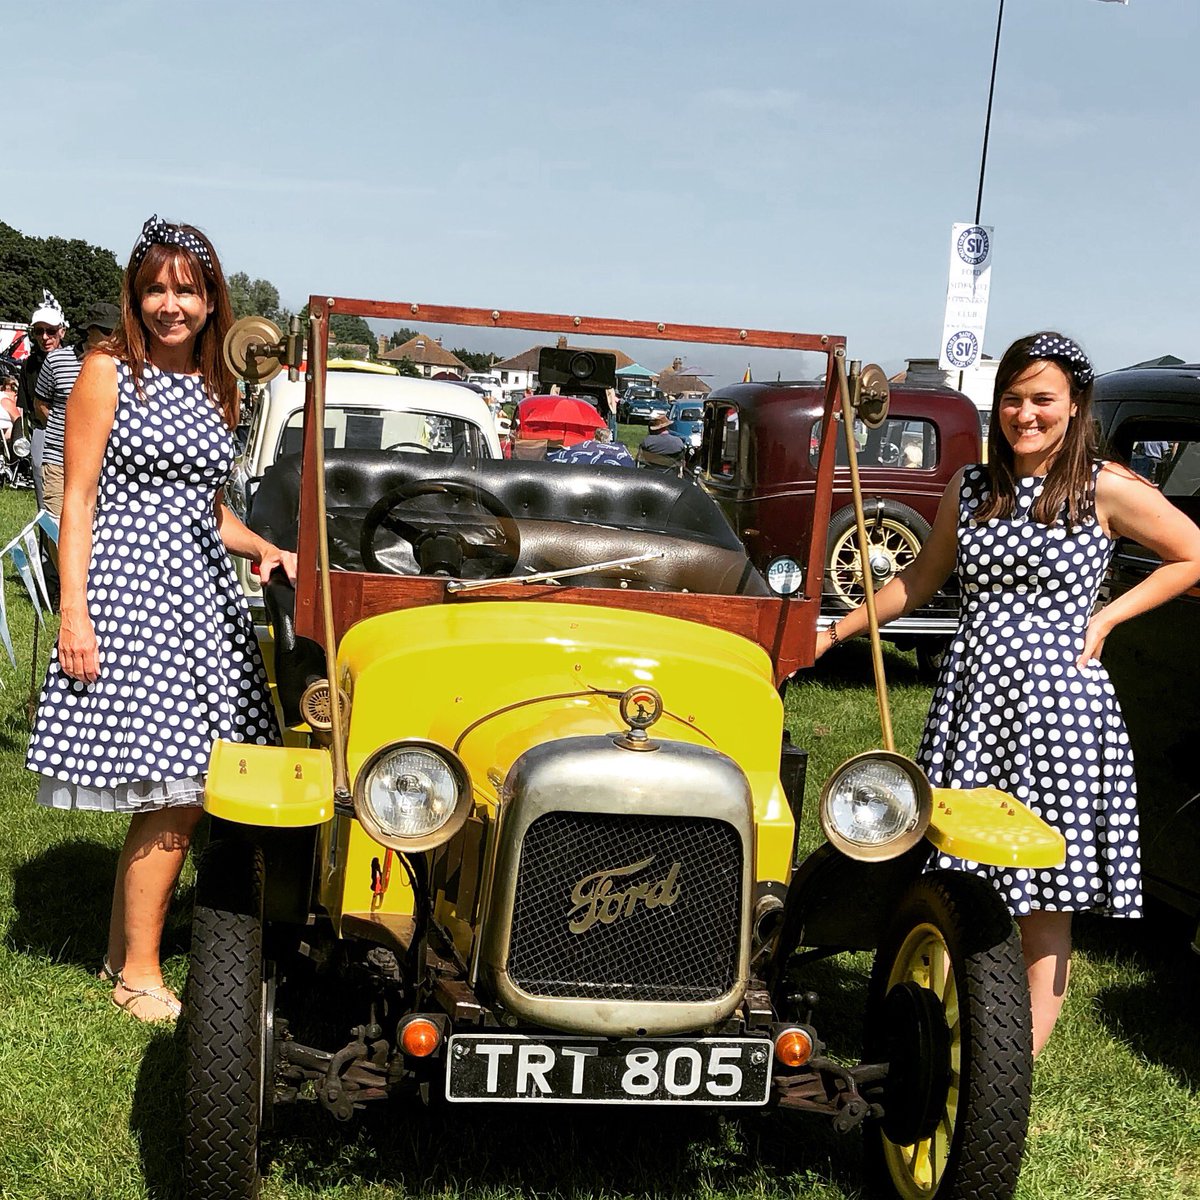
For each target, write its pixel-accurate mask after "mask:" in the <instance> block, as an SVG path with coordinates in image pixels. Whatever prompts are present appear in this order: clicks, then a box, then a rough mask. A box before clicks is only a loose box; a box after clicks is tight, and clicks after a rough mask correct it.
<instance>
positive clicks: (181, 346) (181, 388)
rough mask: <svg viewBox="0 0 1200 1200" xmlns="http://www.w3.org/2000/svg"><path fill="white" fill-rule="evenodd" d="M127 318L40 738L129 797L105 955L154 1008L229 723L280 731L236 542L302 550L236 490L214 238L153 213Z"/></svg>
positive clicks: (41, 758) (113, 794)
mask: <svg viewBox="0 0 1200 1200" xmlns="http://www.w3.org/2000/svg"><path fill="white" fill-rule="evenodd" d="M122 301H123V303H122V324H121V326H120V327H119V328H118V330H117V331H116V332H115V334H114V335H113V337H112V338H111V339H109V340H108V341H107V342H106V343H104V344H102V346H101V347H100V348H99V350H97V351H94V352H92V353H89V354H88V356H87V357H86V358H85V360H84V363H83V369H82V371H81V373H80V376H79V380H78V382H77V383H76V384H75V388H74V391H73V392H72V394H71V405H70V417H69V420H68V423H67V434H66V489H65V496H64V502H63V514H62V533H61V542H60V563H61V577H62V603H61V609H62V625H61V629H60V632H59V637H58V645H57V647H56V651H55V653H54V655H53V657H52V659H51V662H50V669H49V672H48V674H47V676H46V684H45V688H44V690H43V693H42V700H41V705H40V707H39V709H38V714H37V720H36V722H35V724H34V728H33V734H32V737H31V740H30V744H29V753H28V758H27V765H28V767H29V768H30V769H31V770H33V771H37V772H39V773H40V774H41V776H42V781H41V785H40V787H39V790H38V801H39V803H42V804H46V805H49V806H52V807H55V808H78V809H93V810H101V811H105V812H120V813H129V814H132V819H131V821H130V825H129V830H128V834H127V836H126V839H125V845H124V848H123V849H122V851H121V855H120V859H119V860H118V864H117V880H116V885H115V887H114V890H113V908H112V918H111V923H110V928H109V938H108V953H107V954H106V956H105V959H104V968H103V974H104V975H105V976H106V977H107V978H109V979H110V980H111V981H112V983H113V1000H114V1002H115V1003H116V1004H117V1005H118V1006H119V1007H121V1008H123V1009H125V1010H126V1011H127V1012H129V1013H130V1014H132V1015H133V1016H135V1017H138V1018H139V1019H141V1020H146V1021H155V1020H170V1019H173V1018H174V1017H176V1016H178V1015H179V1001H178V999H177V998H176V997H175V996H174V994H173V993H172V992H171V991H170V990H169V989H168V988H167V987H166V986H165V985H164V984H163V978H162V969H161V965H160V962H159V943H160V939H161V935H162V928H163V922H164V920H165V918H166V914H167V908H168V905H169V903H170V898H171V894H172V892H173V890H174V887H175V883H176V881H177V879H178V877H179V871H180V869H181V868H182V866H183V860H184V857H185V856H186V854H187V850H188V845H189V842H190V839H191V835H192V832H193V830H194V829H195V826H196V822H197V820H198V819H199V817H200V813H201V811H202V810H201V803H202V798H203V788H204V775H205V772H206V770H207V767H208V755H209V751H210V749H211V747H212V743H213V741H214V739H216V738H229V739H232V740H235V741H248V742H259V743H266V742H276V741H278V737H279V731H278V728H277V726H276V723H275V716H274V712H273V707H272V702H271V698H270V694H269V692H268V689H267V682H266V678H265V674H264V671H263V662H262V657H261V655H260V653H259V649H258V644H257V642H256V640H255V636H254V627H253V624H252V623H251V621H250V618H249V615H248V613H247V610H246V606H245V604H244V602H243V600H242V598H241V595H240V593H239V590H238V586H237V582H236V578H235V576H234V573H233V567H232V564H231V563H230V560H229V554H230V552H232V553H234V554H239V555H243V556H245V557H248V558H251V559H253V560H254V561H256V562H257V563H258V564H259V566H260V570H261V571H263V572H264V573H269V572H270V571H271V570H273V569H274V568H276V567H282V568H283V569H284V570H285V571H286V572H287V573H288V575H289V576H291V577H292V578H294V577H295V556H294V555H291V554H285V553H284V552H282V551H280V550H279V549H278V548H276V547H275V546H272V545H270V544H268V543H267V542H265V541H264V540H263V539H262V538H260V537H258V536H257V535H255V534H253V533H251V532H250V530H248V529H247V528H246V527H245V526H244V525H243V524H242V523H241V522H240V521H238V520H237V518H236V517H234V515H233V514H232V513H231V512H230V511H229V510H228V509H226V508H225V507H224V506H223V505H222V504H221V502H220V498H219V492H220V488H221V486H222V484H223V483H224V481H225V480H226V478H227V477H228V475H229V472H230V469H231V468H232V465H233V458H234V443H233V437H232V433H231V430H232V429H233V428H234V427H235V426H236V424H237V413H238V395H237V385H236V383H235V381H234V379H233V378H232V376H230V375H229V373H228V372H227V371H226V370H225V369H224V367H223V365H222V363H221V344H222V341H223V339H224V336H225V332H226V330H228V328H229V326H230V324H231V323H232V315H231V313H230V307H229V294H228V291H227V289H226V286H225V280H224V276H223V275H222V273H221V267H220V264H219V262H218V261H217V256H216V252H215V251H214V250H213V248H212V245H211V243H210V242H209V241H208V239H207V238H206V237H204V235H203V234H201V233H200V232H199V231H198V230H195V229H193V228H192V227H191V226H187V225H168V224H166V223H165V222H162V221H159V220H158V218H157V217H152V218H151V219H150V220H149V221H147V222H146V226H145V228H144V229H143V231H142V236H141V237H140V238H139V240H138V244H137V245H136V246H135V247H134V251H133V255H132V257H131V259H130V262H129V266H128V269H127V270H126V272H125V281H124V284H123V296H122Z"/></svg>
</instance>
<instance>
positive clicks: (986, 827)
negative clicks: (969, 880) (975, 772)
mask: <svg viewBox="0 0 1200 1200" xmlns="http://www.w3.org/2000/svg"><path fill="white" fill-rule="evenodd" d="M925 836H926V837H927V838H928V839H929V841H931V842H932V843H933V844H934V845H935V846H936V847H937V848H938V849H939V850H941V851H943V852H944V853H946V854H953V855H955V856H956V857H957V858H968V859H971V860H972V861H973V862H978V863H987V864H988V865H990V866H996V867H1061V866H1062V865H1063V863H1064V862H1066V859H1067V843H1066V839H1065V838H1064V837H1063V835H1062V834H1061V833H1059V832H1058V830H1056V829H1052V828H1051V827H1050V826H1049V825H1047V824H1046V822H1045V821H1043V820H1042V818H1041V817H1039V816H1038V815H1037V814H1036V813H1034V812H1032V811H1031V810H1030V809H1028V808H1026V807H1025V805H1024V804H1022V803H1021V802H1020V801H1019V800H1014V799H1013V798H1012V797H1011V796H1010V795H1008V794H1007V793H1006V792H1002V791H1000V790H999V789H998V788H992V787H983V788H934V789H933V816H932V817H931V818H930V820H929V829H928V831H927V832H926V834H925Z"/></svg>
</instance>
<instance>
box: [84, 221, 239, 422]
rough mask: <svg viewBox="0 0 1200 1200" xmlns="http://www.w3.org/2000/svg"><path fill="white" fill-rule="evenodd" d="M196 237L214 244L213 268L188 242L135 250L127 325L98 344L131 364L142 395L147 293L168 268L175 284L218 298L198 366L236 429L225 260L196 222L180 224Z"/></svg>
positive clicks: (124, 295) (125, 289)
mask: <svg viewBox="0 0 1200 1200" xmlns="http://www.w3.org/2000/svg"><path fill="white" fill-rule="evenodd" d="M178 228H180V229H182V230H186V231H187V232H188V233H190V234H191V235H192V236H194V237H196V238H199V239H200V240H201V241H202V242H203V243H204V245H205V246H207V247H208V252H209V257H210V259H211V260H212V266H211V267H207V266H205V265H204V263H203V262H201V261H200V259H199V258H198V257H197V256H196V255H195V254H193V253H192V252H191V251H190V250H188V249H186V248H185V247H183V246H176V245H162V244H161V243H157V242H156V243H154V244H153V245H151V246H149V247H148V248H147V249H145V251H144V252H143V253H142V255H141V256H140V257H139V255H138V249H137V248H135V250H134V252H133V254H132V255H131V256H130V259H129V265H128V266H127V267H126V268H125V278H124V280H123V282H122V284H121V324H120V325H119V326H117V328H116V329H115V330H114V331H113V334H112V336H111V337H108V338H105V340H104V341H103V342H101V343H100V344H99V346H97V347H95V349H96V350H98V351H100V352H101V353H107V354H112V355H115V356H116V357H117V358H119V359H121V360H123V361H124V362H125V363H127V364H128V365H129V369H130V371H131V373H132V375H133V379H134V384H135V386H136V387H137V390H138V395H139V396H140V395H141V394H142V373H143V371H144V369H145V366H146V357H147V355H146V327H145V325H144V324H143V322H142V296H143V295H144V294H145V291H146V289H147V288H148V287H149V286H150V284H151V283H153V282H154V280H155V279H157V278H158V275H159V273H160V272H161V271H162V269H163V267H168V268H169V271H170V278H171V281H172V282H173V283H175V284H190V285H191V286H192V287H194V288H195V289H196V290H197V291H198V292H199V293H200V298H201V299H202V300H204V301H205V302H206V303H207V302H208V301H209V300H211V301H212V302H213V310H212V312H211V313H210V314H209V317H208V321H207V322H206V323H205V325H204V328H203V329H201V330H200V333H199V335H198V336H197V338H196V366H197V367H198V368H199V370H200V376H201V378H202V379H203V380H204V386H205V388H207V390H208V394H209V396H210V398H211V399H212V401H213V403H214V404H215V405H216V406H217V408H218V409H219V410H220V413H221V416H222V417H223V418H224V420H225V424H226V425H228V426H229V428H230V429H234V428H236V426H237V423H238V410H239V407H240V400H239V397H238V388H237V380H236V379H234V377H233V375H232V374H231V373H230V371H229V369H228V368H227V367H226V366H225V361H224V359H223V357H222V354H221V348H222V346H223V344H224V342H225V335H226V333H228V332H229V327H230V326H231V325H232V324H233V310H232V308H231V307H230V304H229V288H228V286H227V285H226V283H225V276H224V274H223V273H222V271H221V263H220V260H219V259H218V258H217V252H216V251H215V250H214V249H213V246H212V243H211V242H210V241H209V240H208V238H206V237H205V236H204V234H202V233H201V232H200V230H198V229H196V228H195V226H193V225H180V226H178Z"/></svg>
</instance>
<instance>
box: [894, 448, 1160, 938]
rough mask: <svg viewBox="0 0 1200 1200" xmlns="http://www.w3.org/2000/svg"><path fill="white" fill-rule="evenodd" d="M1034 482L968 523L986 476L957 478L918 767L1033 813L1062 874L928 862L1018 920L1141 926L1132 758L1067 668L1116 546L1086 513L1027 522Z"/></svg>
mask: <svg viewBox="0 0 1200 1200" xmlns="http://www.w3.org/2000/svg"><path fill="white" fill-rule="evenodd" d="M1097 469H1098V468H1097ZM1042 482H1043V481H1042V480H1041V479H1037V478H1033V479H1023V480H1020V481H1018V484H1017V507H1016V511H1015V512H1014V514H1013V516H1012V517H1011V518H1010V519H1007V520H992V521H987V522H985V523H983V524H981V525H977V524H975V523H974V521H973V520H972V519H971V514H972V513H973V512H974V510H975V509H976V508H977V507H978V505H979V504H980V503H981V501H982V500H983V499H984V497H985V496H986V493H987V474H986V470H985V469H984V468H982V467H970V468H968V470H967V471H966V473H965V474H964V476H963V485H962V491H961V501H960V508H959V525H958V564H957V570H958V577H959V579H960V581H961V584H962V592H963V596H962V616H961V620H960V623H959V627H958V631H957V632H956V634H955V635H954V639H953V641H952V643H951V646H950V651H949V653H948V654H947V655H946V658H945V661H944V662H943V665H942V672H941V676H940V677H939V679H938V683H937V687H936V688H935V689H934V693H933V701H932V704H931V706H930V710H929V719H928V721H927V722H926V726H925V733H924V736H923V738H922V740H921V746H920V749H919V750H918V751H917V760H918V762H920V764H921V766H922V767H924V769H925V771H926V772H927V773H928V775H929V778H930V782H931V783H932V784H933V786H934V787H961V788H971V787H984V786H989V785H990V786H993V787H998V788H1001V789H1002V790H1004V791H1006V792H1009V793H1010V794H1011V795H1013V796H1015V797H1016V798H1017V799H1018V800H1020V801H1022V802H1023V803H1024V804H1027V805H1028V806H1029V807H1030V808H1031V809H1033V811H1034V812H1036V813H1037V814H1038V815H1039V816H1041V817H1042V818H1043V820H1045V821H1047V822H1049V824H1051V825H1053V826H1054V827H1055V828H1056V829H1057V830H1058V831H1059V832H1060V833H1062V835H1063V836H1064V837H1065V838H1066V843H1067V861H1066V865H1065V866H1064V867H1061V868H1057V869H1049V870H1028V869H1018V868H1013V867H990V866H983V865H980V864H979V863H974V862H968V861H964V860H962V859H958V858H954V857H952V856H950V855H945V854H939V855H936V856H935V857H934V858H933V859H932V860H931V862H930V866H931V867H934V866H936V867H949V868H955V869H963V870H968V871H972V872H974V873H975V874H977V875H981V876H983V877H984V878H987V879H990V880H991V881H992V882H993V884H994V885H995V886H996V887H997V889H998V890H999V891H1000V893H1001V895H1002V896H1003V897H1004V899H1005V901H1006V902H1007V903H1008V905H1009V907H1010V908H1011V909H1012V911H1013V912H1014V913H1015V914H1016V915H1017V916H1022V915H1024V914H1026V913H1028V912H1031V911H1033V910H1035V909H1044V910H1049V911H1056V912H1083V911H1097V912H1102V913H1108V914H1110V915H1114V916H1125V917H1136V916H1140V915H1141V905H1142V896H1141V872H1140V865H1139V862H1138V845H1137V842H1138V826H1137V808H1136V803H1135V786H1134V775H1133V752H1132V751H1131V749H1130V746H1129V738H1128V736H1127V735H1126V732H1125V725H1124V722H1123V721H1122V719H1121V712H1120V708H1119V706H1118V704H1117V698H1116V694H1115V693H1114V691H1113V687H1112V684H1111V682H1110V681H1109V678H1108V675H1107V673H1106V672H1105V670H1104V668H1103V667H1101V666H1100V665H1099V664H1096V665H1093V666H1089V667H1087V668H1085V669H1083V670H1080V669H1079V668H1078V667H1077V666H1076V665H1075V664H1076V661H1077V660H1078V657H1079V654H1080V652H1081V651H1082V649H1083V639H1084V633H1085V631H1086V628H1087V623H1088V618H1089V617H1090V615H1091V612H1092V607H1093V605H1094V604H1095V601H1096V593H1097V591H1098V590H1099V587H1100V584H1101V582H1102V581H1103V579H1104V574H1105V571H1106V570H1107V569H1108V563H1109V559H1110V558H1111V557H1112V550H1113V543H1112V541H1111V540H1110V539H1109V537H1108V536H1107V535H1106V534H1105V532H1104V531H1103V530H1102V529H1101V528H1100V526H1099V524H1098V523H1097V522H1096V520H1095V518H1094V517H1092V518H1089V519H1087V520H1086V521H1085V522H1084V523H1083V524H1082V525H1081V526H1080V527H1078V528H1075V529H1068V528H1067V527H1066V526H1065V525H1064V524H1062V523H1061V522H1060V523H1059V524H1057V525H1055V526H1054V527H1053V528H1047V527H1046V526H1045V525H1042V524H1041V523H1039V522H1037V521H1035V520H1033V519H1032V518H1031V517H1030V516H1029V510H1030V507H1031V506H1032V504H1033V502H1034V500H1035V498H1036V497H1037V495H1038V494H1039V493H1040V491H1041V488H1042Z"/></svg>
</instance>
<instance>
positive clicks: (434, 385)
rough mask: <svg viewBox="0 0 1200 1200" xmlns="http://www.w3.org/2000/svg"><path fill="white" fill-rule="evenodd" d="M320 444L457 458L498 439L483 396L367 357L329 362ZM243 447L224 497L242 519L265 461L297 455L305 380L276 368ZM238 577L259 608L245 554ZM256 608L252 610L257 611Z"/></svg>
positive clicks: (486, 452)
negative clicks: (413, 375) (294, 378)
mask: <svg viewBox="0 0 1200 1200" xmlns="http://www.w3.org/2000/svg"><path fill="white" fill-rule="evenodd" d="M326 378H327V384H326V389H327V390H326V408H325V448H326V449H327V450H364V451H367V450H395V451H397V452H408V453H417V454H420V453H427V454H450V455H453V456H454V457H455V458H458V459H472V458H500V457H501V450H500V439H499V437H498V436H497V433H496V423H495V421H494V420H493V419H492V414H491V411H490V409H489V408H488V405H487V401H486V400H484V398H483V397H482V396H481V395H480V394H479V393H478V392H476V391H473V390H471V389H470V388H464V387H458V386H457V385H455V384H453V383H442V382H438V381H436V380H431V379H414V378H410V377H408V376H403V375H399V374H397V373H396V372H395V371H394V370H393V369H392V368H390V367H384V366H379V365H376V364H373V363H356V362H350V361H344V362H342V361H335V362H330V363H329V364H328V374H327V376H326ZM248 407H250V408H251V409H252V411H251V415H250V423H249V426H248V427H247V432H246V441H245V449H244V450H243V451H242V453H241V455H240V456H239V458H238V461H237V463H236V464H235V466H234V469H233V474H232V476H231V477H230V480H229V483H228V485H227V486H226V489H225V497H226V502H227V503H228V504H229V506H230V508H232V509H233V511H234V512H236V513H237V514H238V515H239V516H240V517H242V518H245V516H246V515H247V512H248V510H249V508H250V506H251V504H252V503H253V500H252V498H253V494H254V488H255V486H256V485H257V483H258V481H259V480H260V479H261V478H262V476H263V474H264V472H265V471H266V470H267V468H268V467H269V466H270V465H271V464H272V463H273V462H275V460H276V459H278V458H282V457H283V456H284V455H287V454H298V453H299V452H300V447H301V441H302V436H303V430H304V380H303V379H299V380H297V381H295V382H292V381H290V380H289V379H288V377H287V375H286V374H281V375H277V376H276V377H275V378H274V379H272V380H271V382H270V383H269V384H267V385H266V386H264V387H262V388H260V389H258V395H257V397H254V398H252V400H251V401H250V402H249V403H248ZM235 563H236V566H237V573H238V580H239V582H240V583H241V585H242V591H243V592H244V593H245V595H246V597H247V599H248V600H249V601H250V604H251V609H252V611H253V610H261V606H262V588H261V586H260V585H259V581H258V579H257V577H256V576H255V575H254V574H253V573H252V572H251V570H250V566H249V564H248V563H247V561H246V560H245V559H243V558H239V559H235ZM257 615H258V614H257V613H256V616H257Z"/></svg>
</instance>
